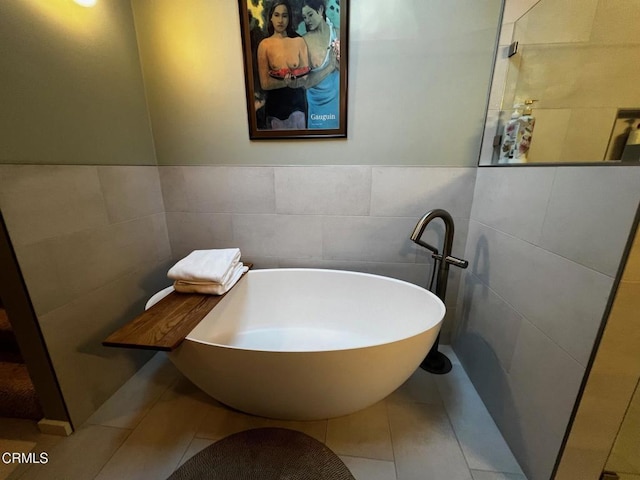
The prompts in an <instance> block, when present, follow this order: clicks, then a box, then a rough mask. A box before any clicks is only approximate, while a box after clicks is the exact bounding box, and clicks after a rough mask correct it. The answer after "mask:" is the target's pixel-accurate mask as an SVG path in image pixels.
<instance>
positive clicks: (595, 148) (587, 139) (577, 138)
mask: <svg viewBox="0 0 640 480" xmlns="http://www.w3.org/2000/svg"><path fill="white" fill-rule="evenodd" d="M617 113H618V109H617V108H616V107H608V108H573V109H572V110H571V118H570V120H569V124H568V128H567V130H566V136H565V137H564V142H563V145H562V149H561V154H560V158H561V159H563V161H567V162H571V161H576V162H601V161H602V160H603V159H604V158H606V154H607V146H608V145H609V138H610V137H611V128H612V125H614V123H615V120H616V116H617ZM585 132H589V135H585V134H584V133H585ZM536 140H537V139H536ZM543 141H544V140H543Z"/></svg>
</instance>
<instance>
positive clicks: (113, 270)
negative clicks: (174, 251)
mask: <svg viewBox="0 0 640 480" xmlns="http://www.w3.org/2000/svg"><path fill="white" fill-rule="evenodd" d="M153 231H154V222H153V220H152V218H151V217H145V218H142V219H138V220H133V221H130V222H124V223H119V224H114V225H108V226H104V227H100V228H95V229H89V230H83V231H80V232H75V233H71V234H68V235H62V236H59V237H56V238H52V239H48V240H44V241H42V242H38V243H35V244H32V245H28V246H25V247H17V248H16V254H17V257H18V261H19V262H20V266H21V269H22V273H23V275H24V277H25V280H26V282H27V287H28V290H29V293H30V296H31V300H32V302H33V304H34V307H35V309H36V313H38V314H39V315H41V314H44V313H46V312H48V311H51V310H52V309H54V308H56V307H59V306H61V305H64V304H65V303H67V302H68V301H70V300H72V299H74V298H78V297H80V296H82V295H83V294H85V293H88V292H90V291H92V290H94V289H96V288H99V287H101V286H103V285H105V284H107V283H109V282H111V281H113V280H115V279H117V278H119V277H122V276H124V275H126V274H128V273H131V272H133V271H134V270H135V269H136V268H137V267H138V266H139V265H141V264H146V263H155V262H157V261H158V250H157V244H156V239H155V238H154V237H153V236H152V235H149V232H153Z"/></svg>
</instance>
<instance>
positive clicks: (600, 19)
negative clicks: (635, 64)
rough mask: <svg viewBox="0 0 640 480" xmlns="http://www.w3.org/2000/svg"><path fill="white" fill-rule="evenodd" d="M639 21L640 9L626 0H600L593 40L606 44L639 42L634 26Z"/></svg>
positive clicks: (592, 34) (592, 35)
mask: <svg viewBox="0 0 640 480" xmlns="http://www.w3.org/2000/svg"><path fill="white" fill-rule="evenodd" d="M639 23H640V10H638V9H637V8H632V7H631V4H630V3H629V2H627V1H626V0H608V1H606V2H598V9H597V10H596V21H595V22H594V24H593V29H592V30H591V41H592V42H594V43H605V44H608V43H616V44H620V43H635V44H638V43H640V41H639V40H638V36H637V35H636V32H635V28H634V27H635V26H636V25H638V24H639Z"/></svg>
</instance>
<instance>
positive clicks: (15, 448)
mask: <svg viewBox="0 0 640 480" xmlns="http://www.w3.org/2000/svg"><path fill="white" fill-rule="evenodd" d="M35 446H36V444H35V442H26V441H24V440H7V439H4V438H0V454H2V455H4V454H5V453H7V452H9V453H23V454H28V453H29V452H30V451H31V450H33V447H35ZM5 462H6V463H5ZM9 462H10V460H8V459H6V460H5V458H2V461H0V480H5V479H6V478H8V477H9V474H10V473H11V472H13V471H15V470H16V469H17V468H18V467H19V466H20V464H19V463H17V462H16V463H9Z"/></svg>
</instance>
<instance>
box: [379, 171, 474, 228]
mask: <svg viewBox="0 0 640 480" xmlns="http://www.w3.org/2000/svg"><path fill="white" fill-rule="evenodd" d="M475 175H476V169H475V168H436V167H431V168H429V167H425V168H422V167H374V168H373V175H372V187H371V188H372V191H371V215H374V216H402V217H415V219H416V221H417V220H418V219H419V218H420V217H421V216H422V215H424V214H425V213H426V212H427V211H429V210H432V209H434V208H442V209H444V210H447V211H448V212H449V213H450V214H451V216H453V217H462V218H469V212H470V210H471V199H472V198H473V189H474V183H475Z"/></svg>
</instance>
